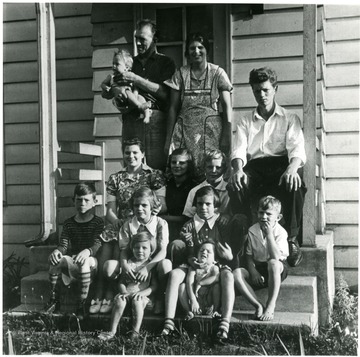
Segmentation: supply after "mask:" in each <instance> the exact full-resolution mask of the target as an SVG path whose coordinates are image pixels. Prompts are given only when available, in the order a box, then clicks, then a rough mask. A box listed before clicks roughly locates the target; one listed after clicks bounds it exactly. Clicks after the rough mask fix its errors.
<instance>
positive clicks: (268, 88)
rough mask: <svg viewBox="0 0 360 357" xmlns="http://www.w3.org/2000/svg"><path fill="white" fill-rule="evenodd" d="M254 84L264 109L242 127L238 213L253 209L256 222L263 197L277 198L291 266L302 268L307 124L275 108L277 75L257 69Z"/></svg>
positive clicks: (234, 191) (237, 142)
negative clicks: (259, 203)
mask: <svg viewBox="0 0 360 357" xmlns="http://www.w3.org/2000/svg"><path fill="white" fill-rule="evenodd" d="M249 82H250V85H251V88H252V91H253V94H254V97H255V99H256V102H257V103H258V106H257V108H256V109H255V110H254V111H253V112H252V113H251V115H249V116H245V117H242V118H240V120H239V121H238V123H237V125H236V131H235V136H234V139H233V147H232V154H231V165H232V167H233V174H232V176H231V178H230V185H229V195H230V198H231V205H232V209H233V210H234V212H238V211H241V212H242V213H244V210H246V206H247V207H248V206H249V205H250V206H251V211H252V216H253V217H256V203H257V202H258V201H259V199H260V197H263V196H266V195H273V196H275V197H277V198H278V199H279V200H280V201H281V203H282V206H283V216H284V220H285V223H284V227H285V229H286V230H287V232H288V236H289V239H288V241H289V249H290V254H289V258H288V263H289V265H290V266H296V265H298V264H299V263H300V261H301V258H302V255H301V251H300V248H299V243H298V240H299V242H300V243H301V238H302V237H301V223H302V209H303V205H304V197H305V193H306V187H305V185H304V183H303V181H302V179H301V177H300V176H299V174H298V170H299V169H300V168H301V167H302V166H303V165H304V164H305V162H306V154H305V145H304V135H303V132H302V129H301V122H300V119H299V117H298V116H297V115H296V114H295V113H293V112H290V111H288V110H286V109H284V108H283V107H281V106H280V105H278V104H277V103H276V102H275V95H276V92H277V90H278V84H277V75H276V73H275V71H274V70H272V69H271V68H269V67H264V68H259V69H253V70H252V71H251V72H250V79H249ZM247 209H248V210H249V208H247ZM253 221H254V220H253Z"/></svg>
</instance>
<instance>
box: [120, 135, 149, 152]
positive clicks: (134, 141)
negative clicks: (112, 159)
mask: <svg viewBox="0 0 360 357" xmlns="http://www.w3.org/2000/svg"><path fill="white" fill-rule="evenodd" d="M131 145H137V146H138V147H139V149H140V151H141V152H142V153H144V152H145V147H144V144H143V142H142V141H141V140H140V139H139V138H137V137H135V138H131V139H128V140H124V142H123V144H122V149H123V152H124V151H125V148H126V147H127V146H131Z"/></svg>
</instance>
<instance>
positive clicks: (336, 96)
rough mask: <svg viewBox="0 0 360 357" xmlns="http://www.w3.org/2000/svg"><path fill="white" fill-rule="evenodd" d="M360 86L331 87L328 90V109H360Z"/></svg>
mask: <svg viewBox="0 0 360 357" xmlns="http://www.w3.org/2000/svg"><path fill="white" fill-rule="evenodd" d="M359 95H360V92H359V86H348V87H331V88H327V90H326V94H325V96H326V102H327V104H328V109H359V106H360V97H359Z"/></svg>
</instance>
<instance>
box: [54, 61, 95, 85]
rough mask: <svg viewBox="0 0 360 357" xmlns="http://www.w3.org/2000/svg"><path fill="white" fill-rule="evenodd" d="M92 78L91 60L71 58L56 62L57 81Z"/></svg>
mask: <svg viewBox="0 0 360 357" xmlns="http://www.w3.org/2000/svg"><path fill="white" fill-rule="evenodd" d="M68 78H90V79H91V78H92V70H91V58H71V59H63V60H57V61H56V79H58V80H60V79H68Z"/></svg>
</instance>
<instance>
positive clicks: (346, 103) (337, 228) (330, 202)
mask: <svg viewBox="0 0 360 357" xmlns="http://www.w3.org/2000/svg"><path fill="white" fill-rule="evenodd" d="M324 13H325V18H326V21H325V32H324V33H325V38H326V51H325V52H326V71H325V84H326V92H325V98H326V99H325V110H326V116H325V127H326V131H327V135H326V148H327V151H326V153H327V158H326V174H327V181H326V200H327V202H326V218H327V223H328V225H329V226H330V229H333V230H334V244H335V246H334V265H335V269H336V270H335V273H336V278H338V277H339V275H340V274H342V275H343V276H344V278H345V279H346V280H347V282H348V283H349V284H353V283H354V281H355V280H354V277H355V275H356V274H357V271H358V248H357V246H358V223H359V222H358V202H359V197H358V196H359V163H358V161H359V107H360V98H359V95H360V93H359V82H360V78H359V62H360V7H359V6H346V5H344V6H333V5H325V11H324Z"/></svg>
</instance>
